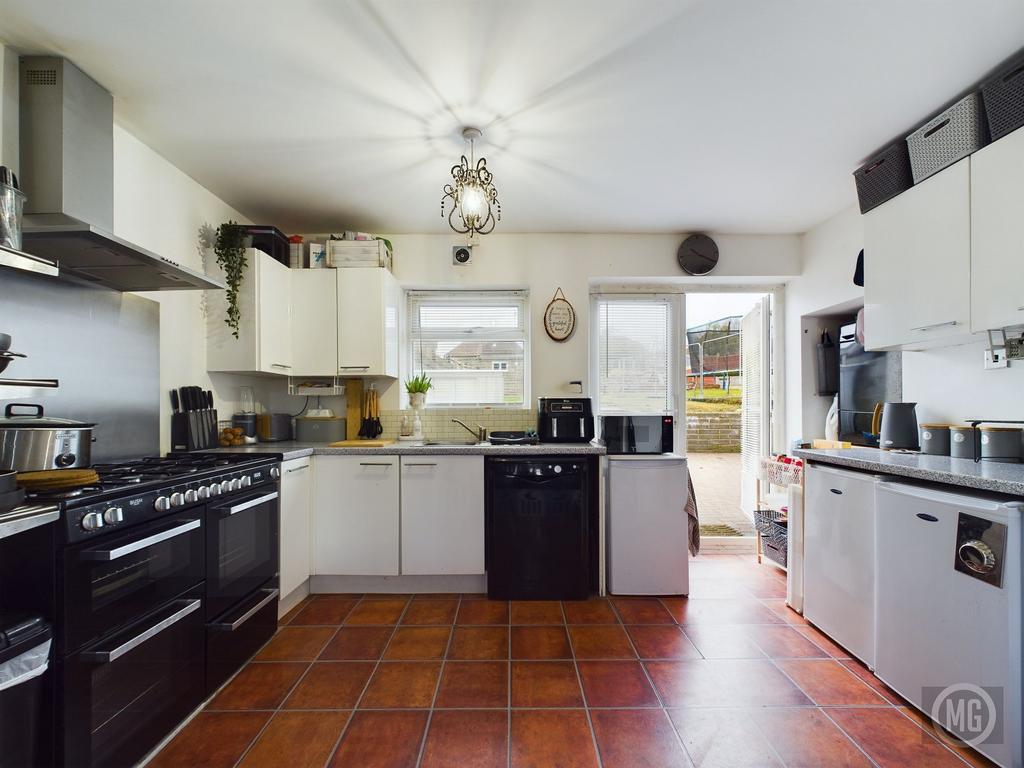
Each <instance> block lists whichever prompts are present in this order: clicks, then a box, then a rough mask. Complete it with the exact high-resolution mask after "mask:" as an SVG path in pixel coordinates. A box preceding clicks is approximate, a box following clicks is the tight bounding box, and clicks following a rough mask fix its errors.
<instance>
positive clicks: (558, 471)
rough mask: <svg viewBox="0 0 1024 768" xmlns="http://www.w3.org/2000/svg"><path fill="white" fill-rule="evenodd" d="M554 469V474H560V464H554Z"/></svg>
mask: <svg viewBox="0 0 1024 768" xmlns="http://www.w3.org/2000/svg"><path fill="white" fill-rule="evenodd" d="M554 470H555V474H556V475H560V474H562V465H561V464H555V467H554Z"/></svg>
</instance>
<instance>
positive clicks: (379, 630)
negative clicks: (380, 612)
mask: <svg viewBox="0 0 1024 768" xmlns="http://www.w3.org/2000/svg"><path fill="white" fill-rule="evenodd" d="M393 631H394V628H393V627H342V628H341V629H339V630H338V634H336V635H335V636H334V637H333V638H332V639H331V641H330V642H329V643H328V644H327V646H326V647H325V648H324V650H323V652H322V653H321V654H320V661H345V660H354V661H358V660H367V661H376V660H377V659H379V658H380V657H381V654H383V653H384V648H386V647H387V644H388V640H390V639H391V633H392V632H393Z"/></svg>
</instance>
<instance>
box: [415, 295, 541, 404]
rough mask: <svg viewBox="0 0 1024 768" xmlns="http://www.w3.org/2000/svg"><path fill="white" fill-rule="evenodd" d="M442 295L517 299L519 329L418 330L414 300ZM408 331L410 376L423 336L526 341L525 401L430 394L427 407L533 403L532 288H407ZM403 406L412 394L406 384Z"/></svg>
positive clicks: (477, 299) (448, 299)
mask: <svg viewBox="0 0 1024 768" xmlns="http://www.w3.org/2000/svg"><path fill="white" fill-rule="evenodd" d="M430 298H434V299H440V300H443V301H446V302H449V303H451V302H465V303H466V304H473V303H487V302H488V301H506V302H507V301H510V300H514V301H515V302H516V303H518V304H519V306H520V311H519V320H520V327H519V328H516V329H515V330H503V329H494V328H462V329H458V330H457V331H455V330H454V329H450V330H447V331H443V332H437V331H431V332H427V333H422V332H417V329H416V328H414V316H415V310H414V302H416V300H417V299H430ZM404 312H405V324H404V325H405V329H404V330H405V333H404V334H402V343H403V344H404V347H405V349H404V355H403V360H404V363H405V370H406V373H407V375H408V376H415V375H417V373H418V371H417V369H416V367H415V361H414V358H415V355H414V352H413V347H414V344H415V342H416V341H417V340H419V339H432V338H436V339H445V340H450V339H452V338H453V336H455V337H458V336H464V337H465V338H466V339H472V338H474V337H480V336H486V337H487V338H488V339H496V340H500V341H522V342H523V402H522V403H520V404H517V403H439V402H434V401H432V400H431V397H430V395H429V394H428V395H427V405H426V407H427V408H446V409H460V408H491V409H509V410H523V409H526V408H529V407H530V402H531V401H530V383H531V380H532V355H531V345H530V330H531V322H530V292H529V290H528V289H525V288H508V289H492V290H487V289H483V290H482V289H457V288H452V289H448V288H436V289H435V288H410V289H408V290H406V291H405V302H404ZM402 403H403V407H404V406H405V405H407V404H408V396H407V395H406V393H405V388H404V387H403V388H402Z"/></svg>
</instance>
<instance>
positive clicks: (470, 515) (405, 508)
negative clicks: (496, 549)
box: [401, 456, 484, 574]
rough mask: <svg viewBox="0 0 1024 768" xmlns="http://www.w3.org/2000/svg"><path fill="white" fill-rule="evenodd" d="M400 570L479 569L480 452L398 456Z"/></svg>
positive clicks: (481, 533) (481, 535)
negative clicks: (467, 454) (456, 454)
mask: <svg viewBox="0 0 1024 768" xmlns="http://www.w3.org/2000/svg"><path fill="white" fill-rule="evenodd" d="M401 464H402V573H403V574H478V573H484V457H483V456H402V457H401Z"/></svg>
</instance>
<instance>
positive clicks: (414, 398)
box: [405, 373, 434, 411]
mask: <svg viewBox="0 0 1024 768" xmlns="http://www.w3.org/2000/svg"><path fill="white" fill-rule="evenodd" d="M433 386H434V384H433V382H431V381H430V377H429V376H427V375H426V374H423V373H421V374H420V375H419V376H414V377H413V378H411V379H406V380H405V391H406V392H408V393H409V404H410V405H411V406H412V407H413V408H414V409H415V410H417V411H418V410H421V409H422V408H423V406H424V405H425V404H426V401H427V392H429V391H430V388H431V387H433Z"/></svg>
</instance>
